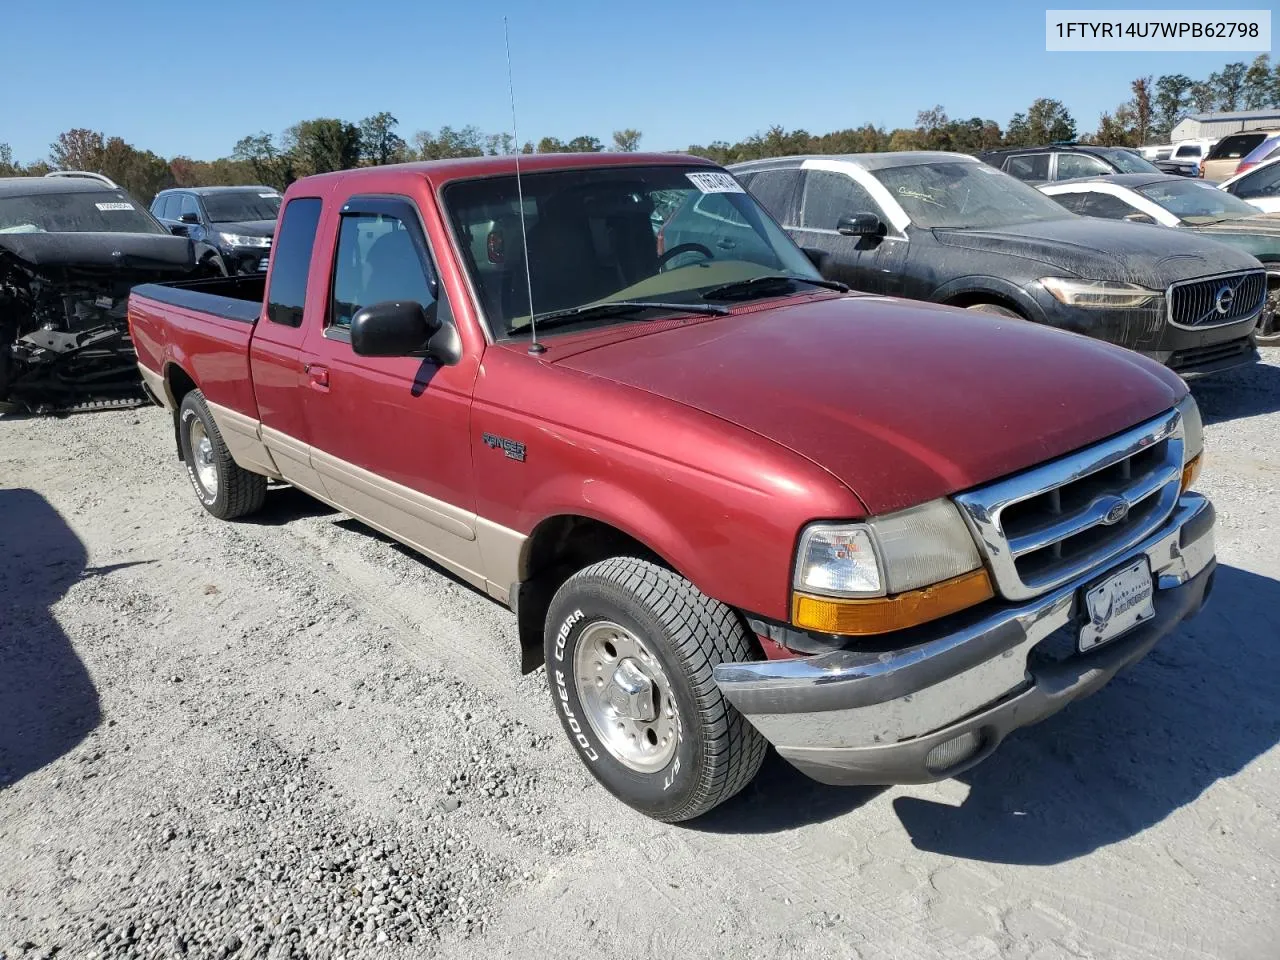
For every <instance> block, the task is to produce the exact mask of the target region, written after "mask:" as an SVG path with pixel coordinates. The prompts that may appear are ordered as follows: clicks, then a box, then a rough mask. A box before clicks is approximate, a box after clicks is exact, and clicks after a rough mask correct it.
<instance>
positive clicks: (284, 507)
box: [236, 484, 337, 527]
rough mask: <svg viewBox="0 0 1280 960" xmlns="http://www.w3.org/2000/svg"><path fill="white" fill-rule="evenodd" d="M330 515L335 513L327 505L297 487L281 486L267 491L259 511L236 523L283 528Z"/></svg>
mask: <svg viewBox="0 0 1280 960" xmlns="http://www.w3.org/2000/svg"><path fill="white" fill-rule="evenodd" d="M331 513H337V511H336V510H334V509H333V507H331V506H329V505H328V504H327V503H321V502H320V501H319V500H317V499H316V498H315V497H313V496H311V495H310V494H306V493H303V492H302V491H301V490H299V489H298V488H297V487H291V486H289V485H288V484H281V485H280V486H278V487H271V488H270V489H268V490H267V501H266V503H264V504H263V505H262V509H261V510H259V511H258V512H257V513H253V514H250V515H249V516H247V517H241V518H240V519H239V520H237V521H236V522H237V523H247V524H254V525H257V526H260V527H283V526H284V525H285V524H287V523H292V522H293V521H295V520H305V519H306V518H307V517H323V516H327V515H328V514H331Z"/></svg>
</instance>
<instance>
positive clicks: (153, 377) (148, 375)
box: [138, 363, 173, 410]
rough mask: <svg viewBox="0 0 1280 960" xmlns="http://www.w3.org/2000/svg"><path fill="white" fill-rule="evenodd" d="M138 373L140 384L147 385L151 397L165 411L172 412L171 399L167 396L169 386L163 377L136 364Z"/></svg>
mask: <svg viewBox="0 0 1280 960" xmlns="http://www.w3.org/2000/svg"><path fill="white" fill-rule="evenodd" d="M138 373H140V374H141V375H142V382H143V383H145V384H146V385H147V389H148V390H150V391H151V394H152V396H154V397H155V398H156V399H157V400H159V401H160V403H161V404H163V406H164V408H165V409H166V410H172V409H173V397H171V396H169V386H168V384H166V383H165V382H164V377H163V376H161V375H160V374H158V373H156V372H155V371H154V370H152V369H150V368H149V367H144V366H143V365H142V364H141V363H139V364H138Z"/></svg>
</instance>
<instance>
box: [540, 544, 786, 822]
mask: <svg viewBox="0 0 1280 960" xmlns="http://www.w3.org/2000/svg"><path fill="white" fill-rule="evenodd" d="M545 644H546V657H547V680H548V682H549V684H550V687H551V698H552V702H553V703H554V704H555V709H556V713H557V714H558V715H559V716H560V723H561V725H562V726H563V727H564V730H565V733H566V734H567V735H568V737H569V741H570V743H572V744H573V745H574V748H575V749H576V750H577V751H578V755H579V756H580V757H581V758H582V760H583V762H584V763H585V764H586V765H587V769H589V770H590V771H591V773H592V775H593V776H594V777H595V778H596V779H597V780H599V781H600V783H601V784H602V785H603V786H604V787H605V789H607V790H608V791H609V792H610V793H612V794H613V795H614V796H616V797H617V798H618V799H620V800H621V801H622V802H623V803H625V804H627V805H628V806H631V807H633V808H635V809H636V810H638V811H640V812H641V813H644V814H647V815H648V816H651V817H654V818H656V819H658V820H665V821H667V822H675V821H679V820H689V819H692V818H693V817H696V816H699V815H700V814H703V813H706V812H707V811H708V810H710V809H711V808H712V807H715V806H717V805H718V804H720V803H723V802H724V801H725V800H728V799H729V798H730V797H732V796H733V795H734V794H736V793H737V792H738V791H740V790H741V789H742V788H743V787H745V786H746V785H747V784H748V783H750V782H751V779H752V778H753V777H754V776H755V774H756V771H758V770H759V769H760V764H761V763H762V762H763V760H764V755H765V749H766V746H767V744H766V742H765V740H764V738H763V737H761V736H760V734H759V733H758V732H757V731H756V730H755V728H754V727H752V726H751V725H750V724H749V723H748V722H747V721H746V719H745V718H744V717H743V716H742V715H741V714H739V713H738V712H737V711H736V710H734V709H733V707H731V706H730V705H729V703H728V702H727V701H726V700H725V699H724V697H723V695H722V694H721V693H720V688H719V686H718V685H717V684H716V682H715V678H714V677H713V675H712V671H713V669H714V668H715V666H716V665H717V664H719V663H727V662H736V661H743V660H751V659H755V654H754V652H753V648H752V643H751V637H750V634H749V633H748V632H747V629H746V627H745V626H744V625H743V624H742V622H741V621H740V620H739V619H738V617H737V616H736V615H735V614H734V612H733V611H732V610H730V609H729V608H728V607H726V606H725V605H724V604H722V603H720V602H718V601H716V600H712V599H711V598H710V597H707V596H705V595H704V594H702V593H701V592H699V591H698V589H697V588H696V587H694V586H693V584H691V583H689V582H688V581H687V580H685V579H684V578H683V577H681V576H680V575H679V574H676V573H674V572H672V571H670V570H667V569H666V568H664V567H660V566H658V565H657V564H654V563H650V562H648V561H645V560H639V559H636V558H634V557H617V558H614V559H611V560H603V561H601V562H600V563H595V564H592V565H591V566H589V567H587V568H585V569H583V570H581V571H579V572H578V573H576V574H574V575H573V576H572V577H570V578H569V579H568V580H567V581H565V583H564V585H563V586H562V587H561V588H560V589H559V591H557V593H556V595H555V597H554V599H553V600H552V601H551V607H550V610H549V612H548V616H547V626H546V634H545Z"/></svg>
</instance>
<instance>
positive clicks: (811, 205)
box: [800, 170, 884, 230]
mask: <svg viewBox="0 0 1280 960" xmlns="http://www.w3.org/2000/svg"><path fill="white" fill-rule="evenodd" d="M854 213H874V214H875V215H876V216H878V217H879V218H880V219H881V220H883V219H884V214H883V213H882V212H881V210H880V207H879V205H878V204H877V203H876V202H875V201H874V200H872V199H871V194H870V193H868V192H867V189H866V188H865V187H864V186H863V185H862V184H860V183H858V181H857V180H854V179H853V177H851V176H849V175H848V174H846V173H835V172H834V171H831V170H807V171H805V178H804V202H803V204H802V206H801V210H800V226H801V227H802V228H803V229H805V230H835V229H836V224H837V223H838V222H839V220H840V218H841V217H847V216H849V215H850V214H854Z"/></svg>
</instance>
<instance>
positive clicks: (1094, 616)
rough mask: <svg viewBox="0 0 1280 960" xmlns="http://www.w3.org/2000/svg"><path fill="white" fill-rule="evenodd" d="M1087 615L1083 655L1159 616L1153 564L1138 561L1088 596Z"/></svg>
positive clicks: (1082, 632) (1087, 592)
mask: <svg viewBox="0 0 1280 960" xmlns="http://www.w3.org/2000/svg"><path fill="white" fill-rule="evenodd" d="M1084 613H1085V616H1086V617H1087V618H1088V619H1087V620H1086V621H1085V624H1084V626H1083V627H1081V628H1080V644H1079V649H1080V652H1081V653H1083V652H1084V651H1086V650H1092V649H1093V648H1094V647H1096V646H1098V645H1099V644H1103V643H1106V642H1107V641H1108V640H1114V639H1115V638H1116V637H1118V636H1120V634H1122V633H1124V632H1126V631H1128V630H1132V629H1133V628H1134V627H1136V626H1137V625H1138V624H1140V623H1142V622H1143V621H1144V620H1150V619H1151V618H1152V617H1154V616H1155V615H1156V608H1155V603H1154V590H1153V588H1152V585H1151V563H1150V561H1148V560H1147V558H1146V557H1143V558H1142V559H1140V560H1135V561H1134V562H1133V563H1131V564H1129V565H1128V566H1127V567H1125V568H1124V569H1123V570H1119V571H1117V572H1116V573H1113V574H1112V575H1111V576H1109V577H1107V579H1105V580H1103V581H1102V582H1101V583H1098V584H1095V585H1094V586H1092V587H1088V588H1086V590H1085V593H1084Z"/></svg>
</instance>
